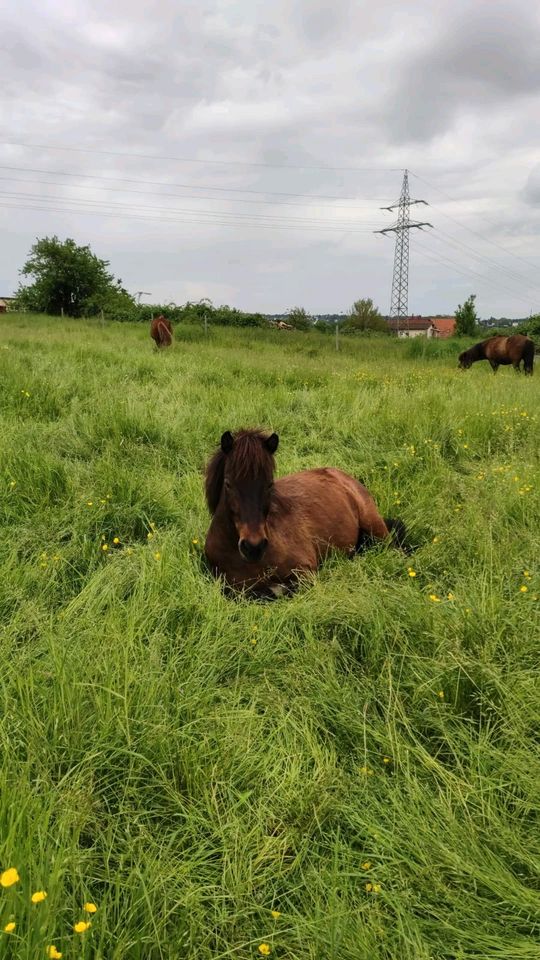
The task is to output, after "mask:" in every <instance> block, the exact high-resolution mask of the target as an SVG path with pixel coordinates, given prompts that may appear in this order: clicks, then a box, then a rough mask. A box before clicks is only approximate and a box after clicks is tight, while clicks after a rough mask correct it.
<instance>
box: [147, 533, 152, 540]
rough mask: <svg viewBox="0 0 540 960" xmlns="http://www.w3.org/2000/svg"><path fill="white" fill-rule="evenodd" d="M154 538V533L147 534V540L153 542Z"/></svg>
mask: <svg viewBox="0 0 540 960" xmlns="http://www.w3.org/2000/svg"><path fill="white" fill-rule="evenodd" d="M153 536H154V534H153V533H151V532H150V533H147V534H146V539H147V540H151V539H152V537H153Z"/></svg>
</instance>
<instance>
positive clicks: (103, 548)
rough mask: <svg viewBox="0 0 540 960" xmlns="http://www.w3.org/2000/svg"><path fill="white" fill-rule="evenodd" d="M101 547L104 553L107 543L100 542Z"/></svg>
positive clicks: (107, 546)
mask: <svg viewBox="0 0 540 960" xmlns="http://www.w3.org/2000/svg"><path fill="white" fill-rule="evenodd" d="M101 549H102V550H103V552H104V553H106V552H107V550H108V549H109V544H108V543H102V544H101Z"/></svg>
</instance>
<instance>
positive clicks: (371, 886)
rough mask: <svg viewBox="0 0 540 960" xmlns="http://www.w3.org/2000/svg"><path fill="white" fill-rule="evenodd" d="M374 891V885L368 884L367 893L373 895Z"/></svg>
mask: <svg viewBox="0 0 540 960" xmlns="http://www.w3.org/2000/svg"><path fill="white" fill-rule="evenodd" d="M372 890H373V884H372V883H366V893H371V891H372Z"/></svg>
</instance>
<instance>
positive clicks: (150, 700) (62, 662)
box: [0, 315, 540, 960]
mask: <svg viewBox="0 0 540 960" xmlns="http://www.w3.org/2000/svg"><path fill="white" fill-rule="evenodd" d="M342 347H343V349H342V351H341V352H340V353H339V354H336V351H335V348H334V343H333V341H332V340H331V339H324V338H323V337H318V336H316V335H315V334H313V335H309V336H304V335H301V334H291V335H288V334H280V333H278V332H275V331H268V332H266V331H251V332H246V331H238V330H211V331H210V335H209V337H208V339H207V340H205V339H204V336H203V334H202V332H201V331H198V330H194V329H191V328H190V329H185V330H184V331H181V330H178V331H177V338H176V343H175V346H174V348H173V349H172V350H171V351H169V352H164V353H163V354H157V353H154V352H153V349H152V346H151V342H150V340H149V337H148V330H147V329H146V328H139V327H132V326H122V325H114V324H111V325H106V326H100V325H99V324H91V323H85V322H82V321H81V322H70V323H65V324H61V322H60V321H59V320H53V319H43V318H33V317H28V316H26V317H17V316H14V315H7V316H5V317H2V318H1V321H0V490H1V495H0V522H1V529H2V536H1V538H0V637H1V653H2V669H1V672H0V696H1V709H2V724H1V728H0V731H1V732H0V743H1V749H2V781H1V782H2V789H1V792H0V870H5V869H8V868H12V867H13V868H16V870H17V871H18V874H19V876H20V879H19V881H18V882H16V883H14V884H13V885H11V886H9V887H5V888H2V889H1V890H0V931H1V930H3V929H4V927H5V925H6V924H8V923H9V922H15V923H16V927H15V929H14V931H13V932H11V933H5V932H4V933H2V932H0V956H1V957H2V958H8V960H11V958H17V960H30V958H32V960H37V958H40V957H42V958H45V957H46V956H47V953H46V950H47V948H48V947H49V946H50V945H54V946H55V947H56V951H57V952H58V953H60V952H61V953H62V955H63V957H64V960H71V958H85V960H91V958H92V960H94V958H101V960H113V958H114V960H119V958H130V960H131V958H133V960H158V958H159V960H161V958H167V960H184V958H189V960H224V958H237V960H250V958H256V957H261V956H264V955H268V954H269V952H270V956H271V957H275V958H282V960H284V958H287V960H443V958H444V960H484V958H485V960H487V958H489V960H493V958H499V960H513V958H523V960H525V958H531V960H533V958H535V960H538V957H540V882H539V867H540V818H539V811H540V775H539V769H540V767H539V729H540V684H539V680H538V666H539V649H540V630H539V624H540V599H539V598H540V526H539V525H540V485H539V481H540V468H539V463H540V460H539V454H540V420H539V416H540V412H539V411H540V403H539V401H540V369H538V370H537V372H536V375H535V376H534V377H533V378H532V379H531V378H529V379H526V378H524V377H523V376H521V377H518V376H517V375H515V374H514V372H513V371H512V370H507V369H506V370H505V369H501V370H500V371H499V373H498V374H497V376H496V377H494V376H493V374H492V373H491V371H490V369H489V367H488V366H487V364H478V365H476V366H475V367H473V368H472V370H470V371H469V372H467V373H462V372H458V370H457V369H456V353H457V351H458V349H459V348H458V345H457V344H454V343H442V344H441V343H440V344H426V343H423V344H420V343H419V342H414V343H397V342H395V341H390V340H368V341H367V342H363V341H361V342H359V341H350V340H349V341H346V340H345V339H344V340H343V341H342ZM259 424H260V425H263V426H267V427H271V428H272V429H274V430H277V431H278V432H279V434H280V438H281V443H280V449H279V451H278V455H277V461H278V471H279V472H280V473H285V472H289V471H291V470H296V469H301V468H304V467H311V466H315V465H335V466H339V467H341V468H343V469H345V470H347V471H349V472H351V473H353V474H355V475H356V476H359V477H360V478H362V479H363V480H364V482H365V483H366V484H367V485H368V487H369V489H370V490H371V492H372V493H373V494H374V496H375V498H376V500H377V502H378V504H379V506H380V509H381V511H382V512H383V514H384V515H387V516H401V517H402V518H403V519H404V520H405V522H406V523H407V525H408V527H409V528H410V530H411V532H412V537H413V539H414V541H415V543H416V544H417V549H416V551H415V553H414V554H413V555H412V556H410V557H404V556H403V555H401V554H400V553H398V552H397V551H395V550H392V549H391V548H388V547H378V548H375V549H373V550H371V551H369V552H368V553H366V554H365V555H363V556H361V557H358V558H356V559H355V560H354V561H348V560H346V559H344V558H338V557H334V558H331V559H329V560H328V562H327V563H326V564H325V565H324V567H323V568H322V569H321V571H320V573H319V575H318V576H317V577H316V578H315V579H314V580H313V582H312V583H307V584H305V585H304V586H303V587H302V589H301V590H300V591H299V592H298V593H297V594H296V595H295V596H294V597H293V598H292V599H289V600H282V601H277V602H275V603H273V604H256V603H253V602H251V603H250V602H248V601H245V600H238V601H231V600H228V599H226V598H225V597H224V596H223V594H222V592H221V590H220V587H219V584H217V583H216V582H214V581H213V580H212V579H211V578H210V577H209V575H208V573H207V571H206V570H205V567H204V564H203V562H202V552H201V547H202V544H203V541H204V536H205V532H206V529H207V525H208V517H207V513H206V508H205V504H204V500H203V494H202V482H201V474H202V470H203V467H204V463H205V461H206V459H207V458H208V456H209V454H210V452H211V450H212V449H213V447H214V445H215V443H216V442H217V441H218V439H219V437H220V435H221V433H222V432H223V431H224V430H226V429H235V428H237V427H240V426H253V425H259ZM7 879H9V875H8V877H7ZM40 890H44V891H46V892H47V898H46V899H45V900H43V901H42V902H41V903H36V904H32V903H31V902H30V897H31V894H32V893H34V892H36V891H40ZM87 901H90V902H93V903H95V904H96V905H97V907H98V910H97V912H96V913H94V914H85V913H84V911H83V909H82V908H83V904H84V903H85V902H87ZM85 919H86V920H90V921H91V922H92V926H91V927H90V928H89V929H88V930H87V931H86V932H84V933H76V932H74V930H73V924H75V923H77V922H79V921H82V920H85ZM51 955H52V956H54V955H55V954H54V952H51Z"/></svg>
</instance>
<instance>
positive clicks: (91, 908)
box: [83, 903, 97, 913]
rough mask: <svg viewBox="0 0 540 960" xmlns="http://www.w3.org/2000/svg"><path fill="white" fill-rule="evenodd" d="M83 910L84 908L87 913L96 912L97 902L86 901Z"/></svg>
mask: <svg viewBox="0 0 540 960" xmlns="http://www.w3.org/2000/svg"><path fill="white" fill-rule="evenodd" d="M83 910H84V911H85V912H86V913H95V912H96V910H97V907H96V905H95V903H85V905H84V907H83Z"/></svg>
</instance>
